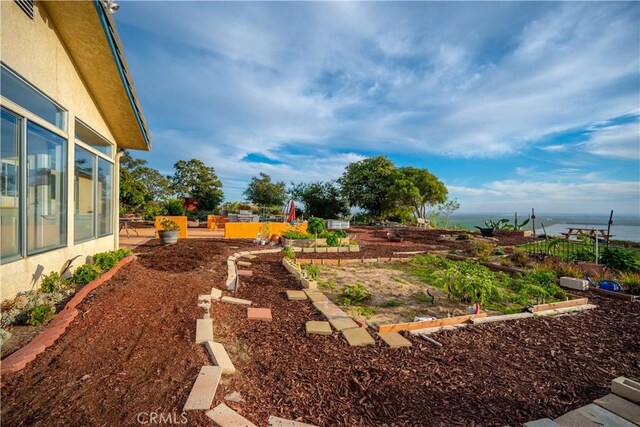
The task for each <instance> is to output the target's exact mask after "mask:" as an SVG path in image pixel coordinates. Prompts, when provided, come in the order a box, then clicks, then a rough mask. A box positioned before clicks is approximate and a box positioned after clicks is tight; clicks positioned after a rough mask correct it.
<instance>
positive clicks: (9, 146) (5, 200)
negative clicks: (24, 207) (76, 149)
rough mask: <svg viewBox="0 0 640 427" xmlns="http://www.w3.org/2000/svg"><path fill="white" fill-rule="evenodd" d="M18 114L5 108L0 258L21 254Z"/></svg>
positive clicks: (0, 173)
mask: <svg viewBox="0 0 640 427" xmlns="http://www.w3.org/2000/svg"><path fill="white" fill-rule="evenodd" d="M21 123H22V121H21V119H20V118H19V117H18V116H16V115H15V114H13V113H11V112H9V111H7V110H5V109H2V126H1V127H0V129H2V134H1V135H0V160H1V165H2V167H1V169H0V244H1V246H0V248H1V250H0V259H1V260H2V261H7V260H11V259H14V258H18V257H20V183H21V182H20V125H21Z"/></svg>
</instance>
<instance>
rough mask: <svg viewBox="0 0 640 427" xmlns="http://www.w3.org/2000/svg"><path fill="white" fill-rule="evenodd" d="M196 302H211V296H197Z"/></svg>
mask: <svg viewBox="0 0 640 427" xmlns="http://www.w3.org/2000/svg"><path fill="white" fill-rule="evenodd" d="M198 301H207V302H211V294H205V295H198Z"/></svg>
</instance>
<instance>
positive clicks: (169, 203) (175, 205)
mask: <svg viewBox="0 0 640 427" xmlns="http://www.w3.org/2000/svg"><path fill="white" fill-rule="evenodd" d="M163 207H164V209H165V210H166V211H167V215H169V216H182V215H184V200H182V199H166V200H165V201H164V202H163Z"/></svg>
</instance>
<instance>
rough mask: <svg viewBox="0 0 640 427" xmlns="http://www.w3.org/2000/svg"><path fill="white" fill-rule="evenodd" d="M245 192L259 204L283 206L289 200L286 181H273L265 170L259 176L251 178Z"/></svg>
mask: <svg viewBox="0 0 640 427" xmlns="http://www.w3.org/2000/svg"><path fill="white" fill-rule="evenodd" d="M243 194H244V196H245V197H246V198H247V200H249V201H250V202H252V203H254V204H256V205H258V206H282V205H284V203H285V202H286V201H287V191H286V189H285V183H284V181H280V182H272V181H271V177H270V176H269V175H267V174H266V173H263V172H260V176H259V177H256V176H254V177H253V178H251V182H250V183H249V185H248V186H247V189H246V190H244V193H243Z"/></svg>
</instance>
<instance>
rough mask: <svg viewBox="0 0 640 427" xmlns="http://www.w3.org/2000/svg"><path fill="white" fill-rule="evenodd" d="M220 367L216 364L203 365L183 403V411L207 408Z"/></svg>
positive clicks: (211, 401) (210, 401)
mask: <svg viewBox="0 0 640 427" xmlns="http://www.w3.org/2000/svg"><path fill="white" fill-rule="evenodd" d="M221 375H222V369H220V367H218V366H203V367H202V368H201V369H200V373H199V374H198V377H197V378H196V382H195V383H194V384H193V387H192V388H191V393H189V397H188V398H187V402H186V403H185V404H184V409H183V410H184V411H193V410H197V409H209V408H211V404H212V403H213V398H214V396H215V395H216V390H217V389H218V383H219V382H220V376H221Z"/></svg>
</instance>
